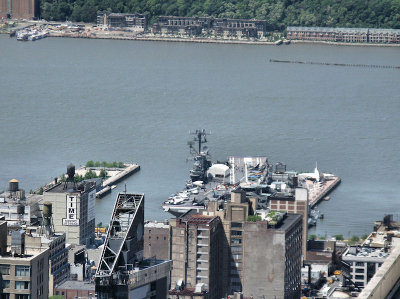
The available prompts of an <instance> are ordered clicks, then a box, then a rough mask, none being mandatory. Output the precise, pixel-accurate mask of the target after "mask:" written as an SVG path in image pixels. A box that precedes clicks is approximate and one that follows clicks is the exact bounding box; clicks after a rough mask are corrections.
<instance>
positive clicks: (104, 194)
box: [96, 186, 111, 198]
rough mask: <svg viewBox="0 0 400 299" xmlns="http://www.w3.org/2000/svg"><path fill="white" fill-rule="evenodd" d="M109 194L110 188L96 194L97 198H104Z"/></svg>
mask: <svg viewBox="0 0 400 299" xmlns="http://www.w3.org/2000/svg"><path fill="white" fill-rule="evenodd" d="M108 193H111V187H110V186H107V187H105V188H103V189H101V190H100V191H99V192H96V198H102V197H103V196H106V195H107V194H108Z"/></svg>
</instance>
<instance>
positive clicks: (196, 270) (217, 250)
mask: <svg viewBox="0 0 400 299" xmlns="http://www.w3.org/2000/svg"><path fill="white" fill-rule="evenodd" d="M170 225H171V259H172V261H173V268H172V272H171V282H172V288H173V289H172V290H171V291H170V292H169V295H170V298H181V296H183V295H185V294H186V295H189V294H191V296H194V294H197V295H196V296H202V297H203V298H210V299H213V298H215V299H218V298H222V297H223V296H224V293H223V290H222V288H221V285H222V284H223V282H224V280H226V278H225V276H224V274H223V271H222V268H223V264H222V259H223V256H222V255H223V250H222V249H223V242H224V232H223V228H222V225H221V220H220V218H219V217H216V216H204V215H199V214H194V215H187V216H182V217H181V218H177V219H171V221H170Z"/></svg>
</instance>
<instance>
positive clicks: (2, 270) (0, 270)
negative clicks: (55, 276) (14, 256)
mask: <svg viewBox="0 0 400 299" xmlns="http://www.w3.org/2000/svg"><path fill="white" fill-rule="evenodd" d="M30 269H31V267H29V266H15V275H16V276H30ZM0 274H2V275H10V265H4V264H1V265H0Z"/></svg>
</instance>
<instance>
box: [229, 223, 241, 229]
mask: <svg viewBox="0 0 400 299" xmlns="http://www.w3.org/2000/svg"><path fill="white" fill-rule="evenodd" d="M231 227H239V228H241V227H242V224H241V223H240V222H232V223H231Z"/></svg>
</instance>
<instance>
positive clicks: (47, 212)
mask: <svg viewBox="0 0 400 299" xmlns="http://www.w3.org/2000/svg"><path fill="white" fill-rule="evenodd" d="M42 214H43V222H42V229H43V230H44V232H45V233H46V235H47V236H51V235H52V234H53V231H54V224H53V205H52V203H51V202H49V201H46V202H44V203H43V213H42Z"/></svg>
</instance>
